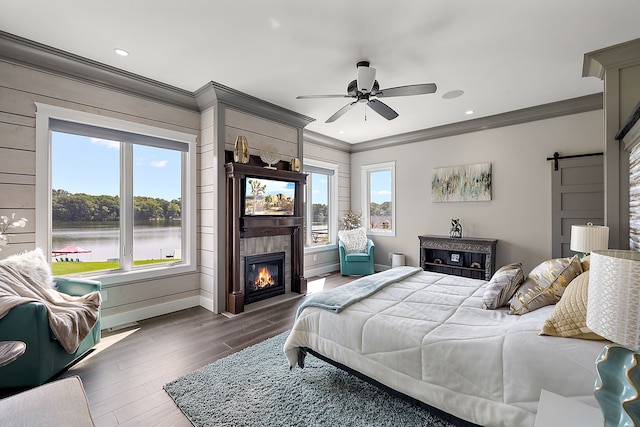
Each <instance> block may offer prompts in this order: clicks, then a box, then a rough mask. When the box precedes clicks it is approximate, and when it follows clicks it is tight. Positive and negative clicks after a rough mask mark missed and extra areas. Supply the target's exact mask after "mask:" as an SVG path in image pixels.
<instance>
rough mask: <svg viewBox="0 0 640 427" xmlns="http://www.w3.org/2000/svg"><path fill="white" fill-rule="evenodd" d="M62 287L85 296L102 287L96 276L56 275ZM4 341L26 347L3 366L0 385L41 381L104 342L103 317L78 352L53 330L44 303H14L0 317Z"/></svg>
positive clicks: (64, 291)
mask: <svg viewBox="0 0 640 427" xmlns="http://www.w3.org/2000/svg"><path fill="white" fill-rule="evenodd" d="M54 281H55V283H56V287H57V289H58V291H60V292H63V293H65V294H68V295H73V296H81V295H85V294H88V293H89V292H93V291H100V289H101V287H102V284H101V283H100V282H98V281H95V280H87V279H72V278H64V277H55V278H54ZM0 341H22V342H24V343H25V344H26V345H27V348H26V351H25V352H24V354H23V355H22V356H20V357H18V358H17V359H16V360H15V361H14V362H11V363H9V364H8V365H5V366H3V367H0V388H5V387H31V386H36V385H40V384H42V383H44V382H46V381H47V380H48V379H50V378H51V377H53V376H54V375H56V374H57V373H59V372H60V371H62V370H63V369H64V368H66V367H67V366H69V365H71V364H72V363H74V362H75V361H77V360H78V358H80V357H81V356H83V355H84V354H85V353H86V352H88V351H89V350H90V349H91V348H92V347H93V346H95V345H96V344H97V343H98V342H100V317H98V321H97V322H96V324H95V325H94V327H93V328H92V329H91V332H90V333H89V335H87V337H86V338H85V339H84V340H82V342H81V343H80V346H79V347H78V349H77V350H76V352H75V353H73V354H70V353H67V352H66V351H65V349H64V348H62V345H61V344H60V343H59V342H58V340H57V339H56V338H55V336H54V335H53V332H51V329H50V328H49V320H48V318H47V309H46V308H45V306H44V304H41V303H38V302H30V303H27V304H22V305H19V306H17V307H14V308H12V309H11V311H9V313H7V315H6V316H5V317H3V318H2V319H0Z"/></svg>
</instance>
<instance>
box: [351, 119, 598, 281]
mask: <svg viewBox="0 0 640 427" xmlns="http://www.w3.org/2000/svg"><path fill="white" fill-rule="evenodd" d="M602 149H603V112H602V110H597V111H590V112H586V113H580V114H573V115H567V116H562V117H556V118H552V119H546V120H539V121H534V122H529V123H524V124H518V125H512V126H505V127H499V128H495V129H490V130H484V131H477V132H472V133H466V134H462V135H456V136H451V137H445V138H439V139H432V140H429V141H422V142H415V143H410V144H404V145H398V146H394V147H388V148H381V149H376V150H370V151H363V152H356V153H352V154H351V207H352V209H354V210H357V211H361V210H362V205H361V200H362V194H361V182H360V167H361V166H362V165H368V164H373V163H380V162H388V161H391V160H395V161H396V205H397V206H396V215H397V219H396V226H397V228H396V233H397V234H396V237H380V236H374V237H373V240H374V241H375V244H376V255H375V258H376V264H377V266H378V268H385V266H388V265H389V264H390V262H389V260H388V254H389V253H391V252H401V253H404V254H405V255H406V260H407V264H408V265H416V266H417V265H418V263H419V251H418V247H419V244H418V237H417V236H418V235H420V234H435V235H445V236H446V235H448V233H449V228H450V222H451V218H460V221H461V223H462V225H463V235H464V236H468V237H486V238H495V239H498V240H499V242H498V248H497V259H496V266H497V267H499V266H501V265H504V264H507V263H510V262H522V263H523V266H524V268H525V270H526V271H529V270H530V269H532V268H533V267H535V266H536V265H537V264H538V263H540V262H541V261H543V260H545V259H549V258H550V257H551V164H550V163H551V162H548V161H547V160H546V158H547V157H550V156H552V155H553V153H554V152H556V151H558V152H559V153H560V154H561V155H572V154H583V153H592V152H601V151H602ZM484 162H490V163H491V164H492V173H493V186H492V193H493V200H491V201H489V202H456V203H435V202H431V193H430V192H431V172H432V170H433V168H438V167H444V166H455V165H465V164H474V163H484Z"/></svg>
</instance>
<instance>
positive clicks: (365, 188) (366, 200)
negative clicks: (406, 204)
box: [362, 162, 396, 236]
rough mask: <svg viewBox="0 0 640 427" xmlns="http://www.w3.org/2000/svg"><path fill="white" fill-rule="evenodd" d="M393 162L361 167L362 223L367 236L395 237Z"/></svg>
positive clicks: (394, 165) (394, 169) (394, 174)
mask: <svg viewBox="0 0 640 427" xmlns="http://www.w3.org/2000/svg"><path fill="white" fill-rule="evenodd" d="M395 176H396V164H395V162H388V163H379V164H375V165H366V166H362V194H363V206H362V212H363V222H364V224H363V225H365V227H366V228H367V232H368V233H369V234H374V235H380V236H395V235H396V234H395V233H396V231H395V227H396V226H395V223H396V213H395V206H396V203H395Z"/></svg>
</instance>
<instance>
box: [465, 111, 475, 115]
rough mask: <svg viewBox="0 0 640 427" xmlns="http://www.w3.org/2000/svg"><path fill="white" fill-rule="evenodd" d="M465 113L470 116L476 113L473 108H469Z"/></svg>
mask: <svg viewBox="0 0 640 427" xmlns="http://www.w3.org/2000/svg"><path fill="white" fill-rule="evenodd" d="M464 113H465V114H466V115H467V116H470V115H472V114H473V113H475V111H473V110H467V111H465V112H464Z"/></svg>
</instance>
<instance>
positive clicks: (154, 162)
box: [149, 160, 169, 168]
mask: <svg viewBox="0 0 640 427" xmlns="http://www.w3.org/2000/svg"><path fill="white" fill-rule="evenodd" d="M167 163H169V160H152V161H150V162H149V164H150V165H151V166H153V167H154V168H163V167H165V166H167Z"/></svg>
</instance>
